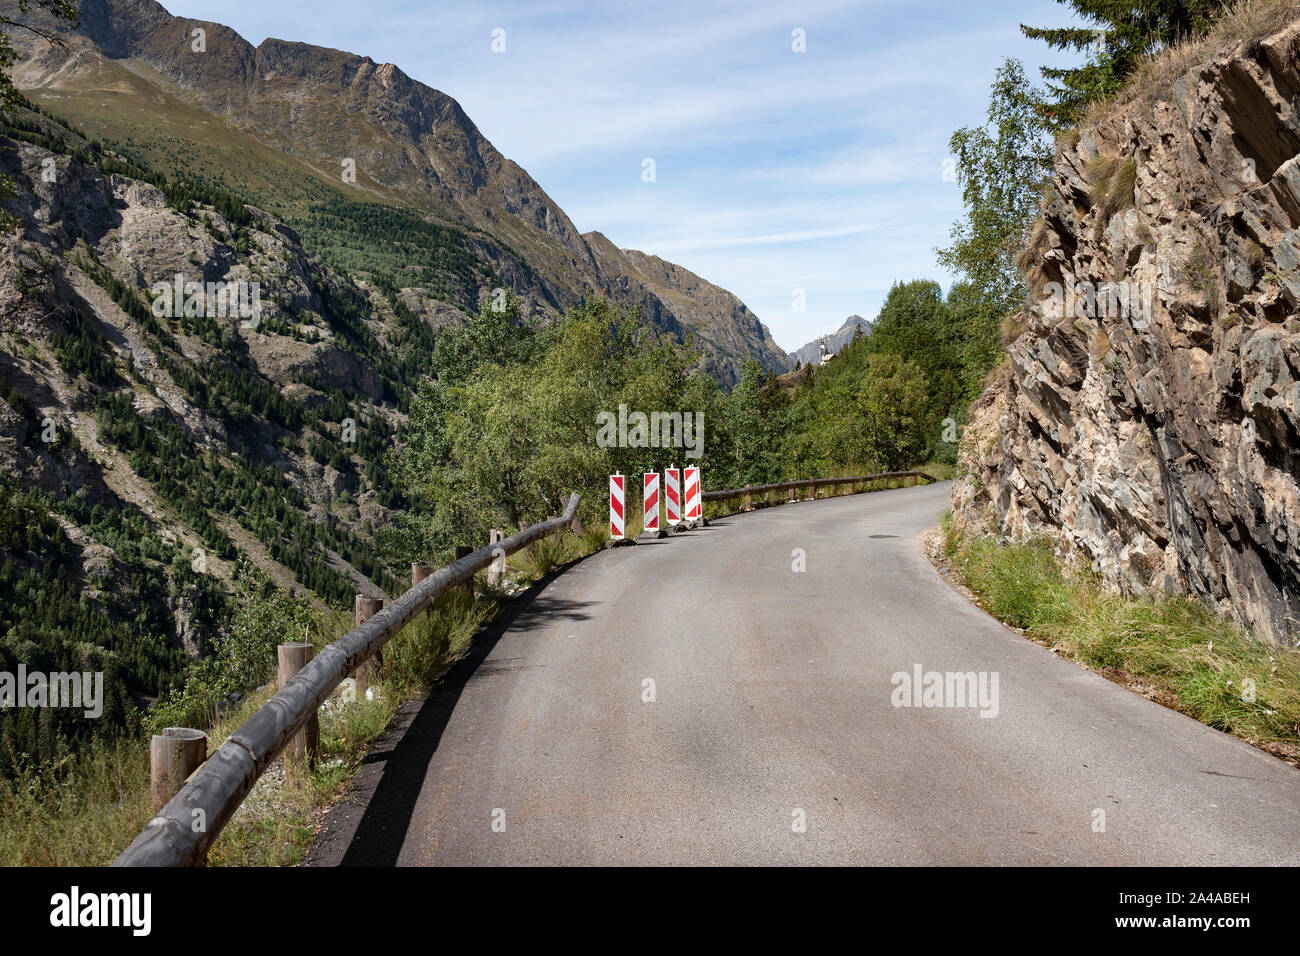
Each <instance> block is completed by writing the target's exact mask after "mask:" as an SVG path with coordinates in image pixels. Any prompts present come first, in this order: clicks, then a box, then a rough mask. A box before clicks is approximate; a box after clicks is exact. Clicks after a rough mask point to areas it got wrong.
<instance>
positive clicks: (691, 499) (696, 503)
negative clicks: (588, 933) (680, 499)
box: [685, 466, 704, 521]
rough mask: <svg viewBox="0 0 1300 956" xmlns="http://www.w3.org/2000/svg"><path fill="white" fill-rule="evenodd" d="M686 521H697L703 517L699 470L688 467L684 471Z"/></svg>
mask: <svg viewBox="0 0 1300 956" xmlns="http://www.w3.org/2000/svg"><path fill="white" fill-rule="evenodd" d="M685 480H686V520H687V521H699V520H700V518H702V517H703V516H704V509H703V507H702V506H701V504H700V469H698V468H696V467H694V466H690V467H688V468H687V469H686V479H685Z"/></svg>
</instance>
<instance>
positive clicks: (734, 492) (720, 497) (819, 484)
mask: <svg viewBox="0 0 1300 956" xmlns="http://www.w3.org/2000/svg"><path fill="white" fill-rule="evenodd" d="M890 478H924V479H925V480H926V481H934V480H935V478H934V476H933V475H928V474H926V473H925V472H923V471H883V472H880V473H879V474H875V475H858V476H856V477H852V478H801V479H799V480H798V481H782V482H778V483H777V484H774V485H749V486H747V487H745V488H728V489H726V490H724V491H706V492H704V493H703V494H702V495H700V498H701V499H702V500H703V501H729V500H731V499H732V498H740V497H749V498H752V497H753V496H754V495H766V494H770V493H771V492H773V491H796V490H798V489H800V488H811V489H812V490H813V497H816V496H817V489H818V488H824V487H834V486H836V485H859V484H863V483H865V482H868V481H882V480H887V479H890Z"/></svg>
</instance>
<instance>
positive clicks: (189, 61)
mask: <svg viewBox="0 0 1300 956" xmlns="http://www.w3.org/2000/svg"><path fill="white" fill-rule="evenodd" d="M51 27H52V28H56V27H57V24H51ZM195 30H202V31H203V36H202V46H203V49H202V51H201V52H198V51H196V50H195V49H194V46H195V43H196V42H197V41H196V40H195V39H193V34H194V31H195ZM23 42H24V43H25V44H26V47H25V51H26V54H27V55H26V58H25V60H24V61H23V62H22V63H21V64H20V66H19V68H18V71H17V73H16V77H17V80H18V82H19V85H20V86H21V87H22V88H23V89H24V90H25V91H27V92H28V95H29V96H31V97H32V98H33V99H34V100H35V101H37V102H39V103H41V104H42V105H44V106H46V107H47V108H49V109H51V110H53V111H55V112H57V113H59V114H60V115H64V116H68V117H69V118H71V119H73V120H74V121H76V122H77V123H78V124H84V125H85V128H86V129H87V130H88V131H90V132H94V133H96V134H98V135H100V136H102V137H104V138H105V139H106V140H107V141H109V142H112V143H115V144H119V145H120V144H125V143H127V142H128V141H129V144H130V146H131V148H132V150H133V151H135V153H136V154H137V155H140V156H141V157H142V158H144V159H145V160H147V161H149V162H150V163H151V164H153V165H156V166H157V167H158V168H160V169H161V170H162V171H164V172H167V173H169V174H172V175H174V174H175V173H176V172H178V171H179V169H176V168H171V169H169V168H168V167H169V164H174V166H177V167H178V166H181V165H185V166H187V167H188V168H187V170H186V173H187V175H191V176H193V175H195V171H196V169H198V170H204V171H206V173H207V181H210V182H211V183H212V184H213V185H218V186H221V187H223V188H226V189H229V190H232V191H234V192H236V193H239V194H242V195H246V196H248V197H249V198H250V199H252V200H253V201H255V202H257V203H258V204H259V205H261V206H263V207H264V208H267V209H269V210H271V211H274V212H275V213H276V214H277V215H280V216H282V217H284V218H286V219H287V220H288V221H290V222H292V223H293V224H294V225H295V227H296V228H298V230H299V231H300V232H301V233H302V234H303V235H304V237H305V238H306V240H307V241H308V243H309V248H313V249H314V250H315V251H319V252H321V253H322V254H324V253H326V252H327V251H328V250H329V249H330V248H332V247H337V246H340V245H342V244H343V243H341V242H339V240H340V238H341V237H342V236H341V234H340V233H338V232H332V233H326V234H321V235H316V234H314V233H315V230H312V229H310V228H308V226H307V224H308V223H309V222H310V221H312V220H314V219H317V218H319V215H320V214H319V208H318V205H317V204H319V203H322V202H337V201H340V200H341V201H346V202H369V203H381V204H384V205H389V206H397V207H404V208H406V209H409V210H411V212H413V213H415V214H417V215H418V216H420V217H423V218H426V219H428V220H430V221H432V222H437V223H441V224H443V225H446V226H455V227H457V230H458V233H457V234H458V235H460V236H462V237H463V238H462V239H461V240H460V243H461V245H463V246H464V247H465V248H466V249H468V250H469V252H470V253H472V254H473V255H474V256H475V257H477V258H479V259H480V260H481V261H482V266H481V268H480V271H482V272H489V271H490V272H492V273H494V274H495V275H498V276H500V278H501V279H502V281H504V282H505V283H507V284H509V285H510V286H511V287H512V288H513V289H515V291H516V292H517V293H518V294H519V295H520V297H521V298H522V299H523V300H524V301H525V308H526V311H529V312H532V311H542V312H545V311H548V310H553V309H560V308H564V307H565V306H567V305H569V304H572V303H574V302H576V301H578V300H579V299H581V297H582V296H583V294H584V293H585V291H586V290H587V289H607V290H608V294H609V295H610V296H611V298H613V299H614V300H615V301H616V302H617V303H618V304H620V305H624V306H631V305H638V304H639V305H643V306H644V307H645V311H646V313H647V314H648V315H651V316H653V317H654V320H655V321H656V322H657V323H658V324H660V325H661V326H662V327H663V328H665V329H668V330H671V331H673V332H674V334H679V335H682V336H683V337H684V335H685V334H686V333H689V332H695V333H696V334H697V338H698V339H699V340H700V341H701V342H703V343H707V345H708V352H709V356H708V357H709V361H710V363H711V364H710V367H712V368H716V369H717V370H719V372H720V375H721V377H722V378H723V379H724V380H725V381H732V380H734V379H735V378H736V376H737V373H738V370H739V368H740V365H741V364H742V363H743V361H744V360H745V359H747V358H750V357H755V358H758V359H759V360H760V361H762V362H763V363H764V364H765V365H769V367H771V368H775V369H778V370H780V369H783V368H784V367H785V365H784V356H782V355H780V353H779V351H778V350H775V349H774V348H772V347H771V345H770V336H768V335H767V333H766V330H765V329H762V328H761V325H759V324H758V323H757V322H756V320H754V321H750V320H751V319H752V316H751V315H749V314H748V312H747V310H745V309H744V307H743V304H740V303H739V302H738V300H735V299H734V297H733V296H729V295H726V294H721V295H719V294H718V293H721V290H717V289H716V287H713V286H710V285H708V284H707V283H703V282H702V280H697V282H698V283H699V287H698V288H699V296H700V297H699V298H697V297H696V296H695V295H694V294H692V293H691V292H690V291H689V287H690V283H689V282H684V283H678V284H677V285H674V283H673V281H671V280H670V281H667V282H664V283H661V284H658V285H656V284H653V283H647V282H645V281H644V277H643V276H641V275H639V274H636V272H635V270H633V271H628V270H629V265H628V263H626V262H625V261H622V260H620V259H618V258H614V259H609V258H604V259H600V258H598V257H597V256H596V255H595V253H594V252H593V250H592V249H591V247H590V246H589V245H588V243H587V241H586V239H585V238H584V237H583V236H581V235H580V234H579V233H578V231H577V229H576V228H575V226H574V225H573V223H572V222H571V221H570V220H569V218H568V216H567V215H565V213H564V211H563V210H562V209H560V208H559V206H558V205H556V204H555V202H554V201H553V200H551V198H550V197H549V196H547V194H546V193H545V191H544V190H542V188H541V187H540V186H539V185H538V184H537V183H536V182H535V181H534V180H533V179H532V177H530V176H529V175H528V173H527V172H525V171H524V170H523V169H522V168H521V167H520V166H518V165H517V164H516V163H514V162H512V161H511V160H509V159H506V158H505V157H503V156H502V155H501V154H500V153H499V152H498V151H497V150H496V149H495V147H493V146H492V144H491V143H490V142H488V140H487V139H486V138H485V137H483V135H482V134H481V133H480V132H479V130H478V129H477V127H475V125H474V124H473V122H472V121H471V120H470V119H469V117H468V116H467V115H466V114H465V112H464V111H463V110H462V109H461V108H460V106H459V104H457V103H456V101H455V100H453V99H452V98H451V97H448V96H447V95H445V94H443V93H441V92H439V91H437V90H434V89H431V88H429V87H427V86H425V85H424V84H421V83H418V82H416V81H414V80H412V79H411V78H410V77H408V76H406V74H404V73H403V72H402V71H401V70H399V69H398V68H397V67H395V66H393V65H392V64H376V63H374V61H372V60H370V59H369V58H366V57H362V56H357V55H354V54H351V53H344V52H341V51H338V50H330V49H325V48H321V47H315V46H311V45H308V44H303V43H292V42H287V41H283V40H276V39H268V40H266V41H265V42H263V43H262V44H261V45H260V46H256V47H254V46H253V45H251V44H250V43H248V42H247V41H246V40H244V39H243V38H242V37H240V36H239V35H238V34H237V33H235V32H234V31H233V30H231V29H229V28H228V27H225V26H222V25H220V24H216V23H210V22H205V21H196V20H188V19H185V18H180V17H173V16H171V15H170V14H169V13H167V11H166V10H165V9H163V8H162V7H161V6H160V5H158V4H157V3H155V2H153V0H84V2H83V4H82V18H81V21H80V23H79V25H78V26H77V28H76V30H75V31H74V33H73V34H72V35H71V36H70V43H71V45H72V55H71V56H69V54H68V52H67V51H64V50H60V49H57V48H52V47H50V46H49V45H48V44H45V43H44V42H43V41H40V40H36V39H32V38H27V39H25V40H24V41H23ZM244 144H247V148H245V146H244ZM250 160H251V161H250ZM345 172H346V174H347V175H346V178H345ZM317 243H319V244H317ZM335 264H336V265H339V266H340V267H344V266H346V267H347V268H349V269H350V270H353V271H363V270H364V268H365V265H367V264H363V263H358V262H346V263H345V262H342V261H336V262H335ZM405 264H406V259H405V257H402V256H387V257H385V258H384V261H383V262H381V263H379V264H378V265H379V266H381V267H384V268H388V269H390V270H392V269H402V268H405ZM368 265H371V266H375V265H376V264H375V263H374V262H371V263H368ZM665 265H668V264H665ZM672 268H674V269H675V268H677V267H672ZM681 271H682V272H683V273H684V274H685V275H687V276H689V275H690V274H689V273H685V270H681ZM691 278H692V279H694V278H695V277H691ZM420 281H421V280H420V279H418V278H412V279H410V280H409V282H408V281H403V282H402V283H401V284H402V285H403V287H413V288H419V289H422V292H423V294H424V295H425V296H426V297H429V298H433V299H437V300H438V301H443V302H445V303H446V304H448V305H451V306H453V307H455V308H457V309H459V310H462V311H464V310H466V309H472V308H473V306H474V304H475V303H476V302H477V301H478V300H479V298H481V296H482V295H483V294H485V292H486V291H487V289H484V288H475V289H467V288H460V287H458V284H456V283H453V284H452V285H453V288H452V289H450V290H444V289H442V288H440V287H438V286H437V285H435V287H433V288H429V287H428V286H427V285H421V284H420ZM488 288H489V289H490V287H488Z"/></svg>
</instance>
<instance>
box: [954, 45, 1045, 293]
mask: <svg viewBox="0 0 1300 956" xmlns="http://www.w3.org/2000/svg"><path fill="white" fill-rule="evenodd" d="M1042 103H1043V100H1042V97H1041V94H1040V93H1039V91H1038V90H1036V89H1035V88H1034V87H1033V85H1032V84H1031V83H1030V82H1029V81H1028V80H1027V79H1026V77H1025V71H1024V67H1023V66H1022V65H1021V63H1020V61H1018V60H1014V59H1008V60H1006V61H1005V62H1003V64H1002V66H1000V67H999V68H998V70H997V73H996V75H995V77H994V80H993V85H992V87H991V89H990V97H989V108H988V119H987V122H986V124H985V125H983V126H972V127H962V128H961V129H959V130H957V131H956V132H955V133H953V134H952V138H951V139H950V140H949V149H951V151H952V154H953V156H954V158H955V159H956V160H957V181H958V183H959V184H960V186H961V190H962V203H963V205H964V206H965V207H966V213H965V216H964V217H963V218H962V219H959V220H957V221H956V222H955V223H953V226H952V230H951V232H950V235H951V237H952V245H950V246H948V247H947V248H946V249H939V250H937V252H938V257H939V262H940V263H941V264H942V265H944V266H947V267H948V268H949V269H952V270H953V271H954V272H957V273H959V274H961V275H962V276H964V277H965V281H966V282H967V283H968V284H969V286H970V287H971V291H972V293H973V294H975V295H977V296H978V297H980V298H981V299H983V300H984V301H985V302H986V303H988V305H989V307H990V308H992V309H994V310H995V311H996V312H997V313H998V315H999V318H1000V317H1001V316H1002V315H1006V314H1008V313H1011V312H1014V311H1016V310H1017V309H1019V308H1020V306H1021V304H1022V303H1023V302H1024V299H1025V296H1026V290H1025V286H1024V282H1023V281H1022V278H1021V275H1020V269H1019V267H1018V266H1017V265H1016V256H1017V254H1018V253H1019V251H1020V250H1021V249H1022V248H1024V239H1025V232H1026V230H1027V229H1028V227H1029V225H1030V223H1032V222H1033V220H1034V219H1035V217H1036V216H1037V215H1038V210H1039V203H1040V201H1041V197H1042V191H1043V186H1044V184H1045V183H1046V181H1047V176H1048V173H1049V172H1050V170H1051V164H1052V145H1051V142H1052V141H1051V136H1050V130H1049V127H1048V125H1047V122H1046V121H1045V119H1044V117H1043V115H1042V113H1041V111H1040V107H1041V106H1042Z"/></svg>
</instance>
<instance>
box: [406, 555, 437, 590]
mask: <svg viewBox="0 0 1300 956" xmlns="http://www.w3.org/2000/svg"><path fill="white" fill-rule="evenodd" d="M432 573H433V568H431V567H429V566H428V565H427V564H421V563H420V562H418V561H417V562H415V563H414V564H412V565H411V587H415V586H416V585H417V584H419V583H420V582H421V581H423V580H424V579H425V578H427V577H428V576H429V575H431V574H432Z"/></svg>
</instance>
